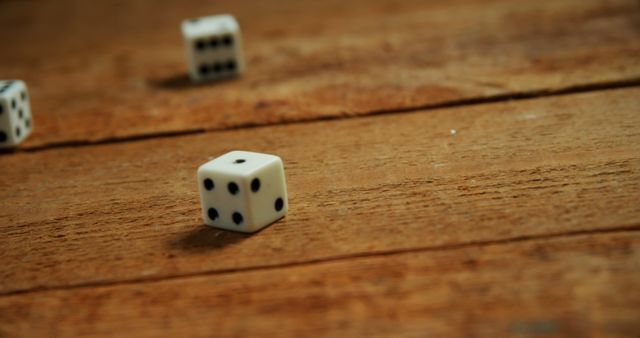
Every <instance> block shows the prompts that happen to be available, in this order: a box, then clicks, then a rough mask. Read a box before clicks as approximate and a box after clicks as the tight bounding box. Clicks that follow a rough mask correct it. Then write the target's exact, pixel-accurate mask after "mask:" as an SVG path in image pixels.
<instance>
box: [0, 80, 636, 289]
mask: <svg viewBox="0 0 640 338" xmlns="http://www.w3.org/2000/svg"><path fill="white" fill-rule="evenodd" d="M639 107H640V89H625V90H615V91H603V92H596V93H590V94H581V95H570V96H562V97H554V98H548V99H536V100H524V101H516V102H507V103H500V104H488V105H479V106H473V107H463V108H456V109H443V110H434V111H424V112H415V113H407V114H395V115H381V116H374V117H367V118H358V119H347V120H339V121H323V122H314V123H305V124H299V125H284V126H273V127H265V128H253V129H242V130H234V131H226V132H216V133H205V134H199V135H190V136H183V137H171V138H161V139H153V140H144V141H139V142H127V143H120V144H105V145H99V146H89V147H79V148H75V147H72V148H63V149H52V150H47V151H40V152H35V153H18V154H13V155H11V156H0V168H2V175H0V201H2V208H0V225H2V226H0V264H1V265H2V267H3V268H2V269H0V293H11V292H16V291H20V290H30V289H34V288H52V287H64V286H71V285H87V284H100V283H112V282H116V281H127V280H141V279H158V278H165V277H170V276H179V275H191V274H198V273H203V272H211V271H219V272H221V271H235V270H238V269H246V268H255V267H261V266H263V267H264V266H276V265H280V264H290V263H295V262H309V261H318V260H324V259H335V258H337V257H349V256H354V255H360V254H363V253H380V252H388V251H397V250H408V249H415V248H425V247H438V246H449V245H458V244H461V243H470V242H482V241H495V240H503V239H509V238H518V237H522V236H539V235H548V234H557V233H567V232H575V231H587V230H594V229H614V228H619V227H621V226H634V225H637V224H639V223H640V204H638V203H637V201H638V200H639V199H640V133H639V132H638V128H637V126H638V125H640V114H639ZM451 129H455V130H456V131H457V133H456V134H455V135H452V134H451V132H450V130H451ZM231 149H246V150H253V151H260V152H267V153H275V154H278V155H280V156H282V158H283V159H284V162H285V168H286V174H287V180H288V186H289V197H290V212H289V214H288V215H287V217H285V218H284V219H283V220H282V221H280V222H278V223H276V224H274V225H272V226H271V227H269V228H267V229H265V230H264V231H262V232H259V233H257V234H255V235H252V236H248V235H242V234H236V233H232V232H225V231H219V230H215V229H212V228H207V227H206V226H204V225H203V224H202V220H201V219H200V212H199V208H200V206H199V201H198V193H197V182H196V181H195V172H196V168H197V167H198V166H199V165H200V164H202V163H204V162H205V161H207V160H208V159H209V158H210V157H211V156H217V155H219V154H222V153H224V152H227V151H229V150H231Z"/></svg>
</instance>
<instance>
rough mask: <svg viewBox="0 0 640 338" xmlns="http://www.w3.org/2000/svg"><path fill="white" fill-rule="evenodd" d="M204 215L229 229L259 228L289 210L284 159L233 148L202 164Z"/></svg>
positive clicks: (245, 230)
mask: <svg viewBox="0 0 640 338" xmlns="http://www.w3.org/2000/svg"><path fill="white" fill-rule="evenodd" d="M197 176H198V186H199V187H200V202H201V205H202V218H203V219H204V222H205V224H207V225H209V226H213V227H218V228H222V229H227V230H234V231H240V232H255V231H258V230H260V229H262V228H264V227H266V226H267V225H269V224H271V223H273V222H275V221H276V220H278V219H280V218H281V217H283V216H284V215H285V214H286V213H287V210H288V201H287V185H286V181H285V176H284V166H283V164H282V159H280V157H278V156H275V155H268V154H261V153H254V152H248V151H231V152H228V153H226V154H224V155H222V156H220V157H218V158H215V159H213V160H211V161H209V162H207V163H205V164H203V165H201V166H200V167H199V168H198V175H197Z"/></svg>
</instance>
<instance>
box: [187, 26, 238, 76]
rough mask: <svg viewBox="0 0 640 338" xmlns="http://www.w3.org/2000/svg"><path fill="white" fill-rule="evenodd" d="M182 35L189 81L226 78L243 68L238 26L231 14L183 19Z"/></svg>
mask: <svg viewBox="0 0 640 338" xmlns="http://www.w3.org/2000/svg"><path fill="white" fill-rule="evenodd" d="M182 36H183V38H184V41H185V48H186V52H187V66H188V68H189V76H190V77H191V79H192V80H194V81H203V80H215V79H221V78H227V77H232V76H236V75H238V74H241V73H242V72H243V71H244V57H243V54H242V38H241V36H240V26H239V25H238V23H237V22H236V19H235V18H234V17H233V16H231V15H228V14H225V15H213V16H206V17H202V18H197V19H190V20H185V21H183V22H182Z"/></svg>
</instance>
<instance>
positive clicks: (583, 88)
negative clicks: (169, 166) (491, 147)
mask: <svg viewBox="0 0 640 338" xmlns="http://www.w3.org/2000/svg"><path fill="white" fill-rule="evenodd" d="M631 87H640V78H629V79H625V80H620V81H610V82H601V83H591V84H584V85H578V86H570V87H566V88H559V89H537V90H532V91H523V92H514V93H509V94H500V95H495V96H487V97H477V98H469V99H462V100H454V101H450V102H444V103H437V104H427V105H422V106H414V107H405V108H398V109H386V110H374V111H370V112H365V113H363V114H358V113H354V114H348V115H336V116H325V117H313V118H310V119H299V120H290V121H284V122H275V123H262V124H253V123H247V124H241V125H237V126H232V127H227V128H195V129H187V130H180V131H174V132H158V133H149V134H143V135H135V136H126V137H114V138H108V139H103V140H98V141H89V140H87V141H71V142H54V143H49V144H45V145H40V146H35V147H31V148H23V149H2V150H0V156H3V155H9V154H14V153H20V152H27V153H34V152H40V151H46V150H50V149H59V148H78V147H86V146H94V145H104V144H117V143H127V142H136V141H144V140H149V139H156V138H170V137H180V136H187V135H195V134H202V133H207V132H216V131H223V130H224V131H228V130H238V129H249V128H263V127H270V126H274V125H293V124H305V123H313V122H318V121H332V120H341V119H351V118H365V117H368V116H375V115H385V114H403V113H411V112H416V111H430V110H436V109H443V108H457V107H464V106H478V105H485V104H493V103H500V102H505V101H522V100H533V99H539V98H547V97H555V96H566V95H574V94H582V93H590V92H596V91H606V90H618V89H625V88H631ZM0 295H1V294H0Z"/></svg>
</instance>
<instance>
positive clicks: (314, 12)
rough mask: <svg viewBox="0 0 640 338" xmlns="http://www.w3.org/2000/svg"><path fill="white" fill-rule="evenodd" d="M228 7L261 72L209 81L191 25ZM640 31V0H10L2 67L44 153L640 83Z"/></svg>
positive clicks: (1, 13) (254, 68)
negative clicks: (190, 58)
mask: <svg viewBox="0 0 640 338" xmlns="http://www.w3.org/2000/svg"><path fill="white" fill-rule="evenodd" d="M218 12H230V13H233V14H234V15H236V16H237V17H238V20H239V21H240V24H241V25H242V29H243V34H244V36H245V42H246V43H245V51H246V56H247V62H248V70H249V71H248V72H247V74H246V76H244V77H243V78H241V79H237V80H233V81H228V82H224V83H220V84H217V85H206V86H198V87H194V86H192V85H190V84H189V82H188V81H187V80H186V66H185V61H184V51H183V49H182V40H181V36H180V33H179V29H178V28H179V24H180V22H181V20H183V19H184V18H188V17H194V16H198V15H203V14H209V13H218ZM18 27H19V28H18ZM639 30H640V3H638V2H637V1H635V0H613V1H601V0H564V1H531V0H518V1H515V0H500V1H498V0H490V1H477V0H464V1H445V2H442V1H424V0H411V1H402V2H398V1H390V0H388V1H381V0H380V1H369V0H357V1H348V2H345V1H342V0H330V1H299V0H281V1H277V2H272V1H269V2H266V1H263V2H259V1H251V2H249V1H230V0H229V1H217V2H214V1H186V2H185V1H177V0H175V1H119V0H102V1H97V2H96V1H75V0H63V1H5V2H0V31H2V32H15V33H14V34H3V36H2V37H3V46H6V47H7V48H3V50H5V51H7V52H6V53H5V52H3V53H0V74H2V76H3V77H16V78H23V79H25V80H27V82H28V83H29V86H30V89H31V91H32V97H33V99H32V100H33V102H32V103H33V106H34V110H35V111H34V119H35V120H36V121H35V122H36V123H37V126H36V129H35V133H34V135H32V137H31V138H30V139H29V140H28V142H27V143H26V144H24V145H23V146H24V147H27V148H29V147H39V146H46V145H50V144H59V143H78V142H88V141H99V140H105V139H113V138H128V137H139V136H144V135H157V134H162V133H173V132H190V131H196V130H203V129H206V130H211V129H223V128H229V127H237V126H246V125H261V124H266V123H268V124H274V123H280V122H285V121H300V120H309V119H316V118H327V117H339V116H348V115H360V114H369V113H372V112H380V111H388V110H397V109H411V108H415V107H421V106H428V105H436V104H442V103H450V102H459V101H464V100H470V99H482V98H489V97H500V96H510V95H514V94H521V93H535V92H546V91H558V90H565V89H567V88H572V87H582V86H593V85H603V84H604V85H606V84H609V83H624V82H629V81H631V82H633V83H636V82H640V62H638V55H640V33H639ZM9 47H10V48H9Z"/></svg>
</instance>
